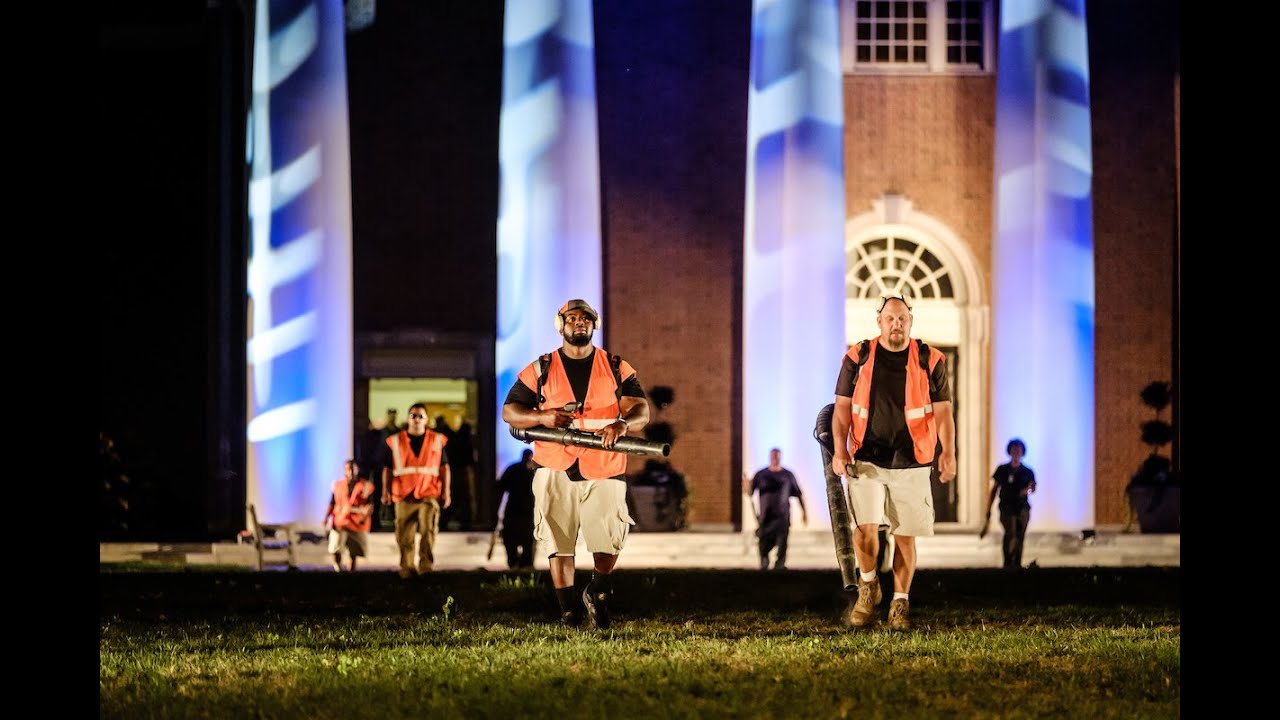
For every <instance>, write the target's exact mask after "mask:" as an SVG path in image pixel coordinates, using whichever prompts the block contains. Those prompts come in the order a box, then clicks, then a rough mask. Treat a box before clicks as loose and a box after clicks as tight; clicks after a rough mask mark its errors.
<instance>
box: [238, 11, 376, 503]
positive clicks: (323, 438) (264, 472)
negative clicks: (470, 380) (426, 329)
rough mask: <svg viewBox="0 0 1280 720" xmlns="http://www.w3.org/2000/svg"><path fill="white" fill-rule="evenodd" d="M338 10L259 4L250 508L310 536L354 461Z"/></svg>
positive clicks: (252, 160)
mask: <svg viewBox="0 0 1280 720" xmlns="http://www.w3.org/2000/svg"><path fill="white" fill-rule="evenodd" d="M344 41H345V38H344V27H343V8H342V2H341V0H305V1H291V0H274V1H272V2H260V3H258V4H257V15H256V30H255V39H254V52H253V102H252V106H251V109H250V117H249V122H248V127H249V137H248V146H247V148H246V151H247V155H248V157H247V161H248V163H249V164H250V167H251V171H250V173H251V177H250V185H249V225H250V233H251V241H250V257H249V266H248V291H249V298H248V309H249V318H248V343H247V347H246V351H247V363H248V373H249V383H248V394H249V397H248V467H247V488H246V491H247V498H248V502H250V503H253V504H254V505H255V506H256V509H257V515H258V519H259V520H260V521H262V522H268V523H275V522H291V521H302V522H313V523H318V522H319V519H320V518H321V517H323V516H324V509H325V507H326V505H327V503H328V500H329V488H330V486H331V484H332V482H333V480H335V479H336V478H338V477H340V476H341V473H342V462H343V460H344V459H345V458H347V457H350V456H351V455H352V444H353V439H352V438H353V434H352V429H351V422H352V412H353V410H352V318H351V304H352V293H351V192H350V167H349V166H350V159H349V153H348V144H347V140H348V134H347V94H346V84H347V83H346V59H345V46H344Z"/></svg>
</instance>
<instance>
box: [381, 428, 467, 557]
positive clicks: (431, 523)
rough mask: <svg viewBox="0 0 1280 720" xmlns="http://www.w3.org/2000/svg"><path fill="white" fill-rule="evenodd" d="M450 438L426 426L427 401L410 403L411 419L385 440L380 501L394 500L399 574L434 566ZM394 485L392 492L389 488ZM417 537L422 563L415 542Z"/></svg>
mask: <svg viewBox="0 0 1280 720" xmlns="http://www.w3.org/2000/svg"><path fill="white" fill-rule="evenodd" d="M448 442H449V439H448V438H447V437H445V436H444V435H442V434H441V433H438V432H435V431H434V430H431V429H429V428H428V427H427V406H426V405H423V404H422V403H414V404H413V405H410V406H409V424H408V425H407V426H406V427H405V429H404V430H401V431H399V432H397V433H395V434H394V435H391V436H389V437H388V438H387V440H386V450H385V451H384V452H385V455H384V462H383V468H382V487H383V488H384V491H383V493H382V502H383V503H384V504H390V503H395V518H396V519H395V533H396V545H397V546H398V547H399V548H400V577H402V578H411V577H413V576H414V575H425V574H427V573H429V572H431V568H432V567H433V566H434V565H435V561H436V556H435V545H436V535H437V534H438V533H439V532H440V512H441V511H442V510H444V509H446V508H448V507H449V505H450V503H451V500H450V493H449V486H450V476H449V456H448V455H446V454H445V450H444V446H445V445H446V444H448ZM386 488H390V489H391V492H386V490H385V489H386ZM419 534H421V535H422V539H421V541H419V542H418V564H417V566H416V567H415V566H414V562H413V543H414V540H415V539H417V536H418V535H419Z"/></svg>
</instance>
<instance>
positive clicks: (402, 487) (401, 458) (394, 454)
mask: <svg viewBox="0 0 1280 720" xmlns="http://www.w3.org/2000/svg"><path fill="white" fill-rule="evenodd" d="M448 444H449V438H447V437H445V436H444V435H441V434H440V433H438V432H436V431H434V430H427V432H426V435H425V436H424V437H423V438H422V450H421V451H420V452H419V453H418V454H417V455H414V454H413V446H412V445H410V444H409V431H408V430H401V431H400V432H398V433H396V434H395V435H392V436H390V437H388V438H387V446H388V447H390V448H391V499H392V500H394V501H396V502H399V501H401V500H403V499H405V498H406V497H408V496H409V494H410V493H412V494H413V496H414V497H415V498H418V499H422V498H438V497H440V490H441V481H440V455H441V451H442V450H444V446H445V445H448Z"/></svg>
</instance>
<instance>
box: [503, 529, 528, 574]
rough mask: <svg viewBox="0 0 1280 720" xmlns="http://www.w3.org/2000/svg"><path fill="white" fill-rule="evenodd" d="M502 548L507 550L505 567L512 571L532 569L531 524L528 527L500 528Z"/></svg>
mask: <svg viewBox="0 0 1280 720" xmlns="http://www.w3.org/2000/svg"><path fill="white" fill-rule="evenodd" d="M502 546H503V547H505V548H506V549H507V567H508V568H510V569H512V570H532V569H533V524H532V523H530V524H529V526H528V527H507V526H504V527H503V528H502Z"/></svg>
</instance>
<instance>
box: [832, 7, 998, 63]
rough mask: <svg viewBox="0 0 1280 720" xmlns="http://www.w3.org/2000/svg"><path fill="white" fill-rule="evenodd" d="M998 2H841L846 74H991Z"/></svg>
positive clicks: (842, 56) (842, 41)
mask: <svg viewBox="0 0 1280 720" xmlns="http://www.w3.org/2000/svg"><path fill="white" fill-rule="evenodd" d="M994 5H995V3H994V0H841V2H840V25H841V40H840V54H841V61H842V63H843V65H844V71H845V72H847V73H944V74H971V73H990V72H992V71H993V69H994V68H993V65H994V62H995V52H994V47H993V45H994V42H993V40H992V39H993V38H994V33H995V12H996V9H995V7H994Z"/></svg>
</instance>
